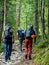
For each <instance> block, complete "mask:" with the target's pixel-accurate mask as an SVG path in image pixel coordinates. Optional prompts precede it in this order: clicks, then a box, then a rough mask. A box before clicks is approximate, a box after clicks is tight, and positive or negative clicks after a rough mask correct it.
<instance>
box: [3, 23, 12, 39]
mask: <svg viewBox="0 0 49 65" xmlns="http://www.w3.org/2000/svg"><path fill="white" fill-rule="evenodd" d="M4 37H5V39H10V38H11V37H12V35H11V26H10V25H8V24H7V25H6V26H5V31H4Z"/></svg>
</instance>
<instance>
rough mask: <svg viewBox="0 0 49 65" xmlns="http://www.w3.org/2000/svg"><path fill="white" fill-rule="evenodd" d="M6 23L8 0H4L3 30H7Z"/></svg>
mask: <svg viewBox="0 0 49 65" xmlns="http://www.w3.org/2000/svg"><path fill="white" fill-rule="evenodd" d="M5 23H6V0H4V24H3V30H5Z"/></svg>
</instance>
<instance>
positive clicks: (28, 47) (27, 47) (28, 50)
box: [24, 25, 34, 60]
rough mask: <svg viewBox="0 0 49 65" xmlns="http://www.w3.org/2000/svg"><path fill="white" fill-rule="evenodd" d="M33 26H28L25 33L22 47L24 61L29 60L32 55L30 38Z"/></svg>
mask: <svg viewBox="0 0 49 65" xmlns="http://www.w3.org/2000/svg"><path fill="white" fill-rule="evenodd" d="M33 31H34V30H33V26H32V25H31V26H28V27H27V29H26V32H25V41H24V47H25V59H27V58H29V60H30V59H31V55H32V38H33V34H34V32H33Z"/></svg>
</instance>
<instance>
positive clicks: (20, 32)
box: [17, 27, 24, 51]
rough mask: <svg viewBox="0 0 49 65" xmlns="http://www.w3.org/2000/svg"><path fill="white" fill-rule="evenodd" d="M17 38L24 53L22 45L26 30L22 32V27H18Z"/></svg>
mask: <svg viewBox="0 0 49 65" xmlns="http://www.w3.org/2000/svg"><path fill="white" fill-rule="evenodd" d="M17 36H18V40H19V43H20V51H22V43H23V40H24V30H22V29H21V28H20V27H18V30H17Z"/></svg>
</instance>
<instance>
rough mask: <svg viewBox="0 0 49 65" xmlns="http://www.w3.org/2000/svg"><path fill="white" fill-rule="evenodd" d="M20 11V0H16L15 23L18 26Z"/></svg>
mask: <svg viewBox="0 0 49 65" xmlns="http://www.w3.org/2000/svg"><path fill="white" fill-rule="evenodd" d="M20 11H21V0H17V4H16V24H17V26H18V27H19V26H20V15H21V14H20Z"/></svg>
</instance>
